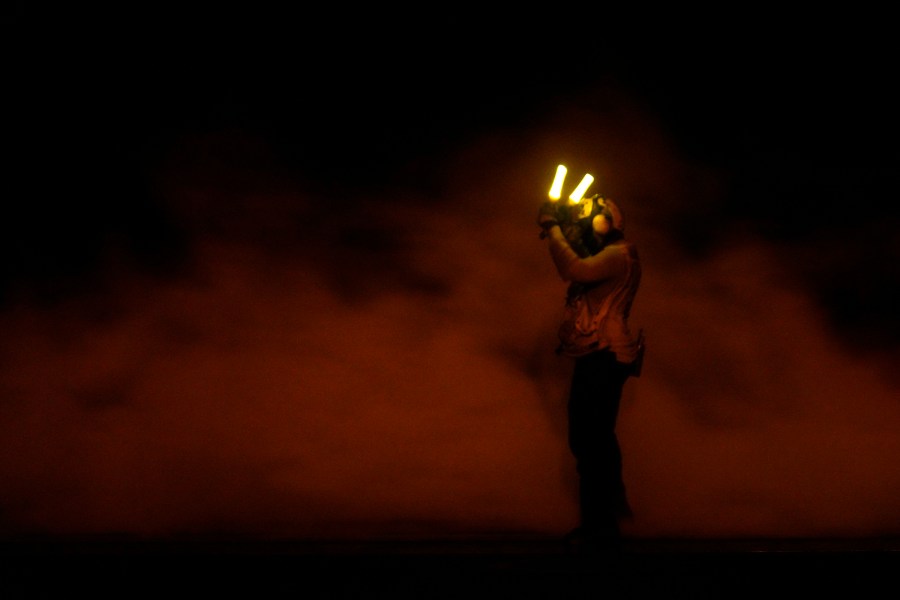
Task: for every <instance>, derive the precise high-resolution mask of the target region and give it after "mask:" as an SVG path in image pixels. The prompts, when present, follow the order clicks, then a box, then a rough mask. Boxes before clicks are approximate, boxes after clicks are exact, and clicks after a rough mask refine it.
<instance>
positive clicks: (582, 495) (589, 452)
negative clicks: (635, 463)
mask: <svg viewBox="0 0 900 600" xmlns="http://www.w3.org/2000/svg"><path fill="white" fill-rule="evenodd" d="M626 379H627V371H626V370H625V369H624V368H623V365H621V364H619V363H617V362H616V360H615V355H614V354H612V353H611V352H597V353H593V354H589V355H587V356H583V357H580V358H578V359H576V361H575V370H574V373H573V376H572V386H571V391H570V396H569V407H568V408H569V447H570V448H571V451H572V454H573V455H574V457H575V460H576V469H577V471H578V475H579V505H580V510H581V530H582V532H583V533H585V534H586V535H589V536H591V537H595V538H598V539H601V540H610V541H613V540H617V539H618V537H619V519H620V518H621V517H623V516H626V515H628V514H629V513H630V511H629V509H628V503H627V499H626V496H625V486H624V483H623V481H622V454H621V450H620V448H619V442H618V438H617V436H616V432H615V429H616V420H617V418H618V412H619V404H620V400H621V394H622V386H623V385H624V383H625V380H626Z"/></svg>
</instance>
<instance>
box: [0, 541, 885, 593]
mask: <svg viewBox="0 0 900 600" xmlns="http://www.w3.org/2000/svg"><path fill="white" fill-rule="evenodd" d="M0 548H2V556H0V558H2V560H3V570H2V571H0V574H2V584H0V598H2V599H3V600H7V599H8V600H13V599H17V598H68V597H70V596H72V595H74V594H77V595H79V596H84V597H88V598H99V597H102V598H107V597H108V598H123V599H130V598H160V599H169V598H211V599H216V598H282V597H283V598H423V599H428V598H548V599H550V598H781V597H784V598H796V599H797V600H800V599H801V598H803V599H805V598H810V597H814V596H816V595H825V594H828V595H829V596H831V595H834V594H840V595H843V596H845V597H853V598H870V597H876V596H877V597H881V596H883V595H884V594H887V593H888V591H890V590H894V589H895V586H896V583H897V580H898V578H900V540H897V539H865V540H859V539H857V540H737V541H727V540H725V541H723V540H692V541H688V540H680V541H679V540H627V541H626V542H625V543H624V544H623V546H622V547H621V548H620V549H619V550H618V551H616V552H598V553H578V552H575V551H574V550H573V549H572V548H570V547H567V546H566V545H565V544H563V543H561V542H560V541H559V540H552V539H526V540H523V539H505V540H504V539H501V540H496V539H494V540H472V539H470V540H439V541H396V540H395V541H350V542H347V541H343V542H341V541H333V542H328V541H326V542H310V541H306V542H267V543H260V542H252V543H249V542H245V543H241V542H234V541H231V542H210V541H204V542H197V541H194V542H179V543H174V542H140V543H139V542H129V541H121V540H119V541H110V540H99V541H98V540H92V541H85V540H81V541H71V540H69V541H59V540H49V541H48V540H43V541H39V540H28V541H21V540H20V541H7V542H4V543H2V544H0Z"/></svg>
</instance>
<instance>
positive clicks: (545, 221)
mask: <svg viewBox="0 0 900 600" xmlns="http://www.w3.org/2000/svg"><path fill="white" fill-rule="evenodd" d="M537 224H538V226H539V227H540V228H541V229H543V230H544V231H545V232H546V231H547V230H548V229H550V227H552V226H554V225H559V208H558V206H557V205H556V202H553V201H551V200H547V201H545V202H544V203H543V204H541V208H540V209H539V210H538V215H537Z"/></svg>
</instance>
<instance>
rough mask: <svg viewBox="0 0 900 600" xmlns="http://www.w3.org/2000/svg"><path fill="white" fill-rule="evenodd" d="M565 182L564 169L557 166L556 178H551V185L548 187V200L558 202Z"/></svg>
mask: <svg viewBox="0 0 900 600" xmlns="http://www.w3.org/2000/svg"><path fill="white" fill-rule="evenodd" d="M565 180H566V167H565V166H563V165H559V166H558V167H556V177H554V178H553V185H551V186H550V199H551V200H559V199H560V197H561V196H562V186H563V182H564V181H565Z"/></svg>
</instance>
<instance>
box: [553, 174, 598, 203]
mask: <svg viewBox="0 0 900 600" xmlns="http://www.w3.org/2000/svg"><path fill="white" fill-rule="evenodd" d="M567 172H568V170H567V169H566V167H565V165H559V166H558V167H556V175H555V176H554V177H553V185H551V186H550V194H549V196H550V199H551V200H553V201H554V202H555V201H557V200H559V199H560V198H561V197H562V187H563V183H564V182H565V180H566V173H567ZM592 183H594V176H593V175H591V174H590V173H585V175H584V177H583V178H582V179H581V182H580V183H579V184H578V185H577V186H576V187H575V189H574V190H573V191H572V193H571V194H569V204H573V205H574V204H578V203H580V202H581V200H582V199H583V198H584V194H585V192H587V190H588V188H589V187H591V184H592ZM579 212H582V213H583V212H584V208H583V207H582V210H581V211H579Z"/></svg>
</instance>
